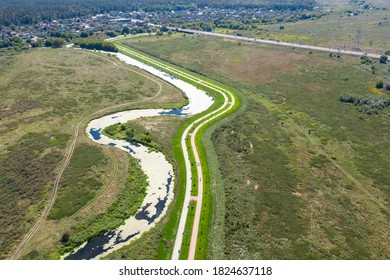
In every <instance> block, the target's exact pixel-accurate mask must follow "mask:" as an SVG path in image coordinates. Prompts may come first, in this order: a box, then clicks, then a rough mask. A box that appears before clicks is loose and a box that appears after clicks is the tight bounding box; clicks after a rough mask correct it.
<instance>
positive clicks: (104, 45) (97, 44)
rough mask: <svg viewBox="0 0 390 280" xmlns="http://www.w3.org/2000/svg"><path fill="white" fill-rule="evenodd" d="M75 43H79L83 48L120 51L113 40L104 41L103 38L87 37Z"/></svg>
mask: <svg viewBox="0 0 390 280" xmlns="http://www.w3.org/2000/svg"><path fill="white" fill-rule="evenodd" d="M75 45H79V46H80V48H82V49H88V50H98V51H107V52H118V49H117V48H116V47H115V45H114V44H113V43H111V42H106V41H103V40H102V39H97V38H94V39H86V40H80V41H78V42H75Z"/></svg>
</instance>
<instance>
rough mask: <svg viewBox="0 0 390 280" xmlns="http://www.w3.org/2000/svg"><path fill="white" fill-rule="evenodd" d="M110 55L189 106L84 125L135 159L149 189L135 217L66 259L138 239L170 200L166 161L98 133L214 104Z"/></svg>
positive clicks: (122, 115)
mask: <svg viewBox="0 0 390 280" xmlns="http://www.w3.org/2000/svg"><path fill="white" fill-rule="evenodd" d="M112 55H115V56H116V57H117V58H118V59H119V60H121V61H123V62H125V63H127V64H130V65H133V66H136V67H138V68H140V69H143V70H145V71H147V72H149V73H151V74H153V75H154V76H156V77H159V78H161V79H163V80H165V81H167V82H169V83H171V84H172V85H174V86H176V87H177V88H179V89H180V90H182V91H183V92H184V94H185V95H186V96H187V98H188V102H189V103H188V105H186V106H185V107H183V108H180V109H174V110H164V109H145V110H129V111H122V112H118V113H114V114H111V115H107V116H104V117H101V118H98V119H94V120H92V121H91V122H90V123H89V124H88V126H87V129H86V130H87V134H88V136H89V138H90V139H91V140H92V141H94V142H96V143H99V144H102V145H109V146H112V147H116V148H119V149H121V150H124V151H126V152H128V153H130V154H131V155H132V156H133V157H134V158H136V159H138V161H139V163H140V165H141V168H142V170H143V172H144V173H145V174H146V176H147V177H148V182H149V186H148V188H147V194H146V196H145V199H144V201H143V203H142V206H141V207H140V209H139V210H138V211H137V213H136V215H135V216H132V217H129V218H128V219H127V220H126V221H125V223H124V224H123V225H122V226H120V227H119V228H117V229H115V230H112V231H110V232H108V233H106V234H105V235H103V236H99V237H96V238H94V239H92V240H91V241H89V242H86V243H85V244H83V245H82V246H81V247H80V248H78V249H77V250H75V251H74V252H72V253H71V254H69V255H68V256H66V257H65V259H66V260H80V259H100V258H102V257H104V256H106V255H107V254H109V253H111V252H113V251H115V250H117V249H119V248H121V247H123V246H125V245H127V244H129V243H130V242H131V241H132V240H134V239H136V238H138V237H140V236H141V234H142V233H144V232H145V231H148V230H149V229H150V228H152V227H153V226H154V225H155V224H156V223H157V222H158V221H159V220H160V219H161V218H162V217H163V216H164V214H165V213H166V210H167V207H168V205H169V203H170V202H171V201H172V200H173V186H174V174H173V167H172V165H171V164H170V163H169V162H168V161H167V159H166V157H165V156H164V154H162V153H160V152H154V151H153V152H151V151H149V149H148V148H147V147H145V146H143V145H140V144H136V143H129V142H127V141H124V140H113V139H111V138H109V137H107V136H105V135H102V134H101V131H102V130H103V129H104V128H105V127H107V126H109V125H112V124H116V123H126V122H128V121H131V120H135V119H138V118H141V117H155V116H161V115H175V116H182V117H183V116H191V115H195V114H199V113H201V112H204V111H206V110H207V109H208V108H209V107H210V106H211V105H212V104H213V102H214V101H213V99H212V98H211V97H210V96H209V95H207V94H206V93H205V92H204V91H202V90H199V89H197V88H196V87H194V86H193V85H191V84H189V83H187V82H185V81H182V80H180V79H178V78H176V77H173V76H171V75H169V74H167V73H165V72H163V71H161V70H159V69H156V68H154V67H151V66H149V65H147V64H144V63H142V62H140V61H137V60H135V59H133V58H131V57H129V56H126V55H124V54H121V53H112ZM129 203H131V201H129Z"/></svg>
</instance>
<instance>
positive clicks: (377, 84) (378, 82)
mask: <svg viewBox="0 0 390 280" xmlns="http://www.w3.org/2000/svg"><path fill="white" fill-rule="evenodd" d="M375 87H376V88H383V81H382V80H379V81H377V82H376V84H375Z"/></svg>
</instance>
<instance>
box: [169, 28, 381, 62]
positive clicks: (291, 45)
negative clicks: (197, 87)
mask: <svg viewBox="0 0 390 280" xmlns="http://www.w3.org/2000/svg"><path fill="white" fill-rule="evenodd" d="M169 29H171V30H176V31H179V32H184V33H189V34H201V35H206V36H212V37H217V38H224V39H229V40H237V41H244V42H252V43H261V44H269V45H276V46H282V47H289V48H297V49H306V50H312V51H320V52H327V53H335V54H337V53H340V54H344V55H352V56H359V57H360V56H363V55H366V56H367V57H370V58H375V59H379V58H380V57H381V55H380V54H371V53H365V52H360V51H352V50H344V49H332V48H324V47H316V46H309V45H302V44H296V43H286V42H279V41H272V40H263V39H256V38H249V37H242V36H234V35H227V34H220V33H214V32H206V31H199V30H194V29H183V28H176V27H169Z"/></svg>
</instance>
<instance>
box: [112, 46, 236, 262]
mask: <svg viewBox="0 0 390 280" xmlns="http://www.w3.org/2000/svg"><path fill="white" fill-rule="evenodd" d="M117 47H118V49H119V50H120V51H122V52H123V53H126V54H129V55H130V56H132V57H135V58H139V59H141V60H142V61H145V62H146V63H148V64H150V65H154V66H157V67H158V68H159V69H162V70H166V71H169V72H171V73H173V74H174V75H175V76H177V77H181V78H184V79H186V80H189V81H191V82H192V83H193V84H194V85H199V86H202V87H206V88H208V89H210V90H212V91H214V92H217V93H218V94H221V95H222V97H223V98H224V103H223V104H222V105H221V106H220V107H219V108H217V109H216V110H214V111H213V112H210V113H208V114H207V115H205V116H203V117H201V118H199V119H196V120H195V121H194V122H192V123H191V124H190V125H189V126H188V127H187V128H186V130H185V131H184V132H183V135H182V137H181V147H182V150H183V154H184V159H185V165H186V190H185V198H184V204H183V207H182V213H181V216H180V221H179V227H178V231H177V235H176V239H175V243H174V247H173V253H172V259H173V260H177V259H179V256H180V248H181V246H182V242H183V235H184V230H185V224H186V219H187V216H188V209H189V203H190V201H191V200H196V201H197V204H196V210H195V218H194V224H193V229H192V234H191V244H190V251H189V255H188V259H190V260H192V259H195V252H196V242H197V237H198V232H199V223H200V217H201V210H202V201H203V182H204V180H203V170H202V163H201V161H200V158H199V152H198V149H197V145H196V139H197V138H198V137H200V133H199V131H200V129H201V128H202V127H204V126H205V125H207V124H209V123H210V122H211V121H213V120H215V119H217V118H219V117H221V116H222V115H224V114H227V113H228V112H229V111H231V110H232V109H233V107H234V106H235V104H236V100H235V96H234V94H233V93H231V92H230V91H228V90H226V89H224V88H221V87H219V86H216V85H214V84H212V83H210V82H207V81H205V80H202V79H200V78H199V77H196V76H193V75H191V74H188V73H186V72H183V71H181V70H178V69H176V68H174V67H171V66H168V65H166V64H164V63H162V62H159V61H157V60H154V59H152V58H150V57H147V56H145V55H142V54H140V53H138V52H136V51H134V50H132V49H129V48H126V47H123V46H122V45H117ZM190 131H192V132H191V133H190ZM188 136H191V138H190V139H191V141H190V149H191V150H192V152H193V155H194V159H195V162H196V166H197V176H198V178H196V180H197V183H198V196H197V197H193V196H192V197H191V188H192V177H191V176H192V172H191V162H190V157H189V151H188V147H187V144H186V139H187V137H188Z"/></svg>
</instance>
